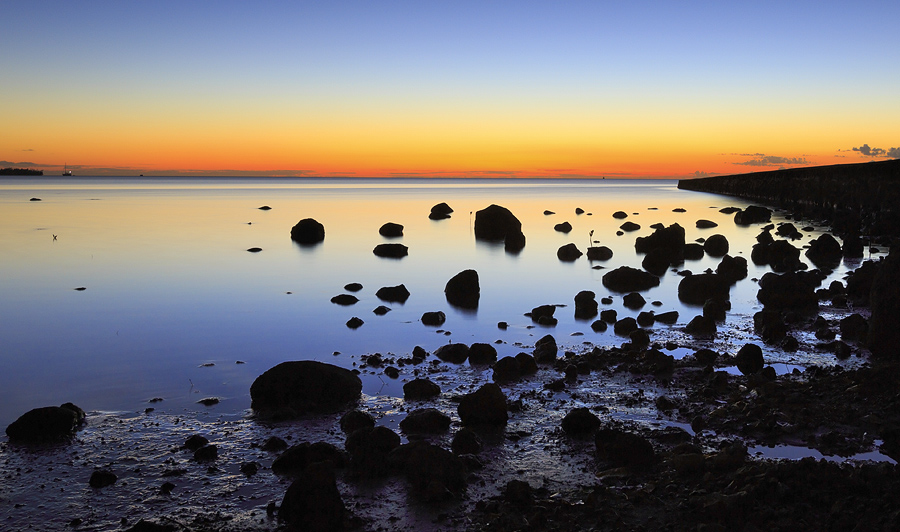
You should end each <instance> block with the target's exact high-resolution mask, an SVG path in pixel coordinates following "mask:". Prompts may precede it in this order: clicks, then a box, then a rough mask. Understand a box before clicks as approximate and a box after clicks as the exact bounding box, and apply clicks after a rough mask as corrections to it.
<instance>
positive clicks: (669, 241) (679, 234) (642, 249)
mask: <svg viewBox="0 0 900 532" xmlns="http://www.w3.org/2000/svg"><path fill="white" fill-rule="evenodd" d="M658 248H664V249H668V250H670V251H671V252H672V253H673V254H676V255H677V254H680V253H682V252H683V250H684V228H683V227H681V226H680V225H678V224H677V223H675V224H672V225H670V226H668V227H663V228H660V229H657V230H656V231H654V232H653V234H651V235H649V236H644V237H638V238H637V239H635V241H634V250H635V251H636V252H638V253H649V252H650V251H651V250H654V249H658Z"/></svg>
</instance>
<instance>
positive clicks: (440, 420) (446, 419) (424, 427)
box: [400, 408, 450, 434]
mask: <svg viewBox="0 0 900 532" xmlns="http://www.w3.org/2000/svg"><path fill="white" fill-rule="evenodd" d="M449 428H450V416H448V415H446V414H444V413H442V412H441V411H440V410H437V409H436V408H418V409H416V410H413V411H412V412H410V413H409V414H407V415H406V417H405V418H403V420H401V421H400V430H402V431H403V432H405V433H406V434H437V433H441V432H447V429H449Z"/></svg>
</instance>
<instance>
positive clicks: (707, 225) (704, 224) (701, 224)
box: [697, 220, 719, 229]
mask: <svg viewBox="0 0 900 532" xmlns="http://www.w3.org/2000/svg"><path fill="white" fill-rule="evenodd" d="M713 227H719V224H717V223H716V222H712V221H709V220H697V229H712V228H713Z"/></svg>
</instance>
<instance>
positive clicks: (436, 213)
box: [428, 203, 453, 220]
mask: <svg viewBox="0 0 900 532" xmlns="http://www.w3.org/2000/svg"><path fill="white" fill-rule="evenodd" d="M452 212H453V209H451V208H450V206H449V205H447V204H446V203H438V204H437V205H435V206H434V207H432V208H431V214H429V215H428V217H429V218H431V219H432V220H445V219H447V218H449V217H450V213H452Z"/></svg>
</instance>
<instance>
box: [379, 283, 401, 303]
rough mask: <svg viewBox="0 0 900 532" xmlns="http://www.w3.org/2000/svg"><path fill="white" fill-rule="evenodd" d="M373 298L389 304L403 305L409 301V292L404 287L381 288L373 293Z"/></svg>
mask: <svg viewBox="0 0 900 532" xmlns="http://www.w3.org/2000/svg"><path fill="white" fill-rule="evenodd" d="M375 297H377V298H378V299H380V300H382V301H388V302H390V303H405V302H406V300H407V299H409V290H407V288H406V286H405V285H402V284H400V285H397V286H382V287H381V288H379V289H378V291H377V292H375Z"/></svg>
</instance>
